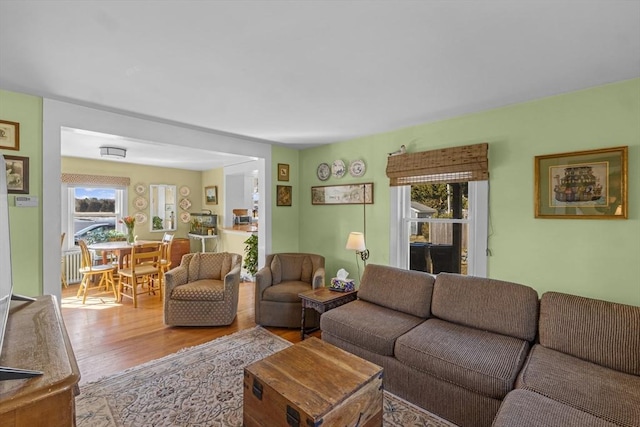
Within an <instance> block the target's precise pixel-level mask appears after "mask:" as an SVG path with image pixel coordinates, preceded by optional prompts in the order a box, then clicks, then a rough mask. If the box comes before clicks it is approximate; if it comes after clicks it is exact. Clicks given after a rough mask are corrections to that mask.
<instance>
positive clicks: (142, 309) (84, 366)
mask: <svg viewBox="0 0 640 427" xmlns="http://www.w3.org/2000/svg"><path fill="white" fill-rule="evenodd" d="M77 291H78V285H77V284H75V285H70V286H69V287H68V288H65V289H63V290H62V317H63V318H64V322H65V326H66V328H67V332H68V334H69V338H70V340H71V345H72V347H73V351H74V353H75V356H76V359H77V361H78V365H79V366H80V372H81V375H82V377H81V379H80V384H83V383H87V382H90V381H95V380H97V379H99V378H101V377H103V376H106V375H110V374H114V373H116V372H120V371H122V370H124V369H127V368H130V367H132V366H136V365H139V364H141V363H144V362H147V361H149V360H153V359H158V358H160V357H163V356H166V355H168V354H171V353H175V352H176V351H178V350H180V349H182V348H185V347H191V346H194V345H198V344H202V343H205V342H207V341H211V340H213V339H215V338H218V337H221V336H223V335H228V334H231V333H233V332H237V331H239V330H242V329H248V328H252V327H254V326H256V324H255V322H254V284H253V282H243V283H241V284H240V298H239V304H238V315H237V316H236V319H235V320H234V321H233V323H232V324H231V325H229V326H223V327H168V326H165V325H164V323H163V322H162V301H161V299H160V297H159V296H157V295H141V296H140V299H139V301H138V308H133V305H132V302H131V301H130V300H127V299H124V300H123V301H122V302H121V303H117V302H115V301H114V298H113V295H111V296H110V295H100V296H91V294H90V296H88V297H87V302H86V304H84V305H83V304H82V299H81V298H76V292H77ZM266 329H268V330H269V331H271V332H273V333H274V334H276V335H279V336H281V337H283V338H285V339H286V340H288V341H290V342H292V343H296V342H298V341H300V329H286V328H271V327H267V328H266ZM313 335H314V336H317V337H320V332H319V331H318V332H315V333H314V334H313Z"/></svg>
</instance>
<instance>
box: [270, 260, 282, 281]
mask: <svg viewBox="0 0 640 427" xmlns="http://www.w3.org/2000/svg"><path fill="white" fill-rule="evenodd" d="M280 282H282V263H281V262H280V257H279V256H278V255H274V256H273V259H272V260H271V284H272V285H277V284H279V283H280Z"/></svg>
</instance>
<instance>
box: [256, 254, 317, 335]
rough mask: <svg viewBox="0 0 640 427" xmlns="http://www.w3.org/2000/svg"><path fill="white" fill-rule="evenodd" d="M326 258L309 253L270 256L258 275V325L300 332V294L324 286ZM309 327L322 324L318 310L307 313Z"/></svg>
mask: <svg viewBox="0 0 640 427" xmlns="http://www.w3.org/2000/svg"><path fill="white" fill-rule="evenodd" d="M324 276H325V272H324V257H323V256H321V255H316V254H306V253H279V254H271V255H267V258H266V261H265V266H264V267H263V268H261V269H260V271H258V273H257V274H256V298H255V316H256V323H257V324H259V325H264V326H277V327H285V328H299V327H300V320H301V317H300V316H301V311H302V304H301V300H300V297H299V296H298V294H299V293H300V292H304V291H308V290H311V289H316V288H319V287H322V286H324ZM306 316H307V317H306V319H305V324H306V325H307V326H314V325H316V326H317V324H318V315H317V313H316V312H315V311H314V310H306Z"/></svg>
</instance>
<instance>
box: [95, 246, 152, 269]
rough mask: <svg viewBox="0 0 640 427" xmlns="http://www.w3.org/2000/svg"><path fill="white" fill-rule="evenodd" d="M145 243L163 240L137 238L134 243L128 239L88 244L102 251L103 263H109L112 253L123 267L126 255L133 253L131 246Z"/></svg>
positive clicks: (120, 266)
mask: <svg viewBox="0 0 640 427" xmlns="http://www.w3.org/2000/svg"><path fill="white" fill-rule="evenodd" d="M145 243H162V241H161V240H136V241H135V242H133V243H127V242H126V241H117V242H100V243H92V244H90V245H87V248H89V249H90V250H93V251H96V252H97V251H102V264H107V262H108V257H109V254H110V253H112V254H114V255H115V256H116V258H117V260H118V268H122V266H123V260H124V257H125V256H127V255H128V254H130V253H131V248H133V247H135V246H139V245H143V244H145Z"/></svg>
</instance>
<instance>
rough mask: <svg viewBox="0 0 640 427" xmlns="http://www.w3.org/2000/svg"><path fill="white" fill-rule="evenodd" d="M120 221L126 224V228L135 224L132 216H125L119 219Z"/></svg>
mask: <svg viewBox="0 0 640 427" xmlns="http://www.w3.org/2000/svg"><path fill="white" fill-rule="evenodd" d="M120 223H121V224H124V225H126V226H127V228H129V229H131V228H133V227H134V226H135V225H136V218H135V217H133V216H125V217H124V218H122V219H121V220H120Z"/></svg>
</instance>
